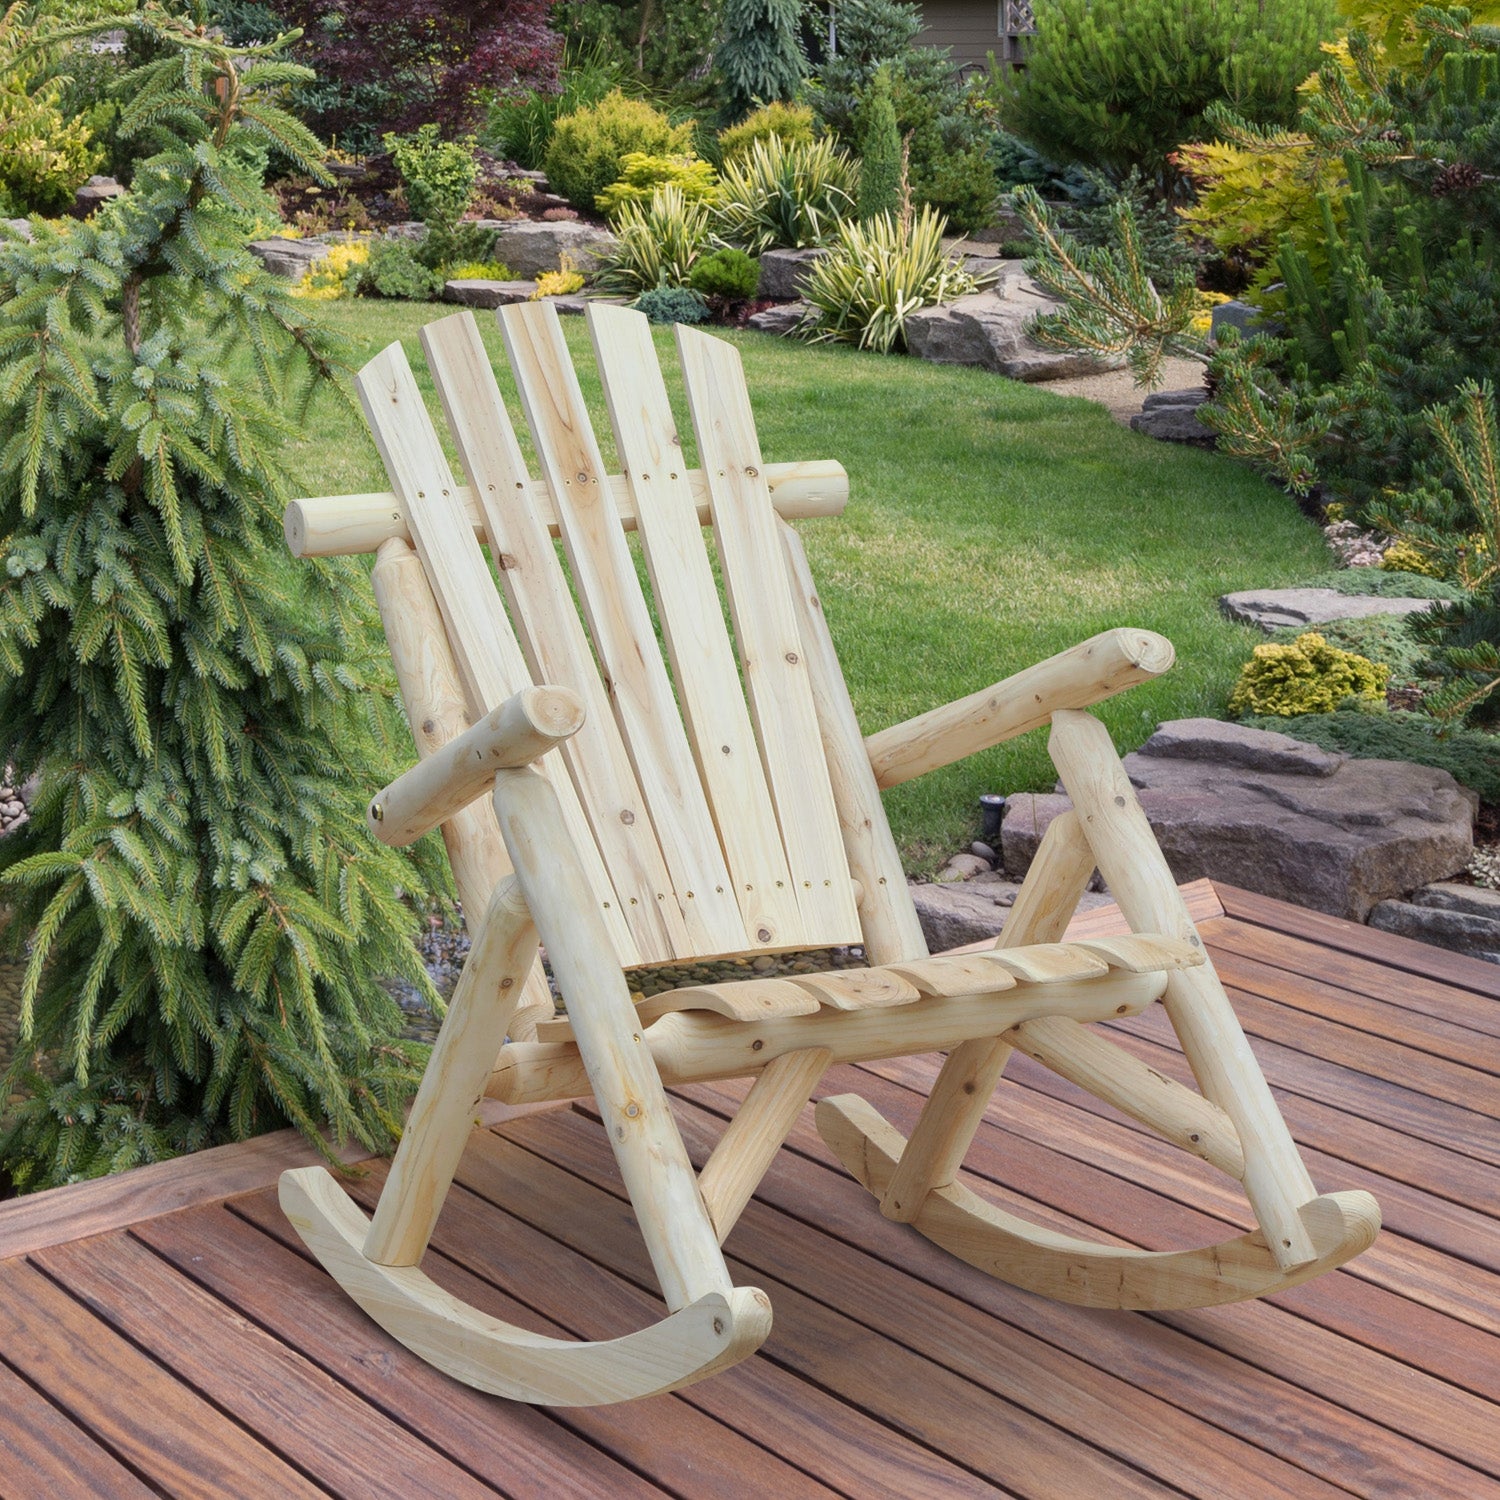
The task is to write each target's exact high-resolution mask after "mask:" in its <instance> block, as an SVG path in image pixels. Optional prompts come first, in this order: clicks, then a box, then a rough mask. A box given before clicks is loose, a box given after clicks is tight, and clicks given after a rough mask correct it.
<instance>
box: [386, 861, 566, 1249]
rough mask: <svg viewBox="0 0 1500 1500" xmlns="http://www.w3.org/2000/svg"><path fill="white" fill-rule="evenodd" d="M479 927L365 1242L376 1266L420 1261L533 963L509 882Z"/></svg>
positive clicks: (519, 901)
mask: <svg viewBox="0 0 1500 1500" xmlns="http://www.w3.org/2000/svg"><path fill="white" fill-rule="evenodd" d="M482 922H483V925H482V926H481V928H480V930H479V935H478V938H477V939H476V941H475V943H474V946H473V947H472V948H471V949H470V951H469V956H468V959H467V961H466V962H465V964H464V970H463V974H462V975H461V976H460V978H459V981H458V988H457V989H456V990H455V991H454V995H453V1000H452V1003H451V1004H450V1005H449V1007H448V1015H447V1017H446V1019H445V1020H444V1022H443V1027H442V1030H441V1031H440V1032H439V1033H438V1039H437V1044H436V1045H435V1046H434V1047H433V1049H432V1056H431V1058H430V1059H429V1060H428V1063H427V1071H426V1072H425V1073H423V1075H422V1083H421V1087H420V1088H418V1090H417V1097H416V1100H415V1102H414V1103H413V1105H412V1109H411V1115H410V1117H409V1118H408V1120H407V1122H406V1129H405V1131H404V1132H403V1133H402V1136H401V1144H400V1146H399V1147H398V1148H397V1150H396V1157H395V1160H394V1161H393V1162H392V1163H391V1171H390V1175H389V1176H388V1177H387V1178H386V1182H385V1187H384V1188H383V1189H382V1190H381V1194H380V1202H379V1203H378V1204H377V1205H376V1208H375V1217H374V1219H373V1221H372V1222H371V1224H370V1230H369V1233H368V1234H367V1235H366V1237H365V1244H364V1253H365V1255H366V1257H367V1258H368V1259H369V1260H371V1261H373V1262H374V1263H375V1264H376V1265H381V1266H414V1265H416V1264H417V1263H418V1262H419V1261H420V1260H421V1259H422V1255H423V1252H424V1251H425V1250H426V1249H427V1242H428V1240H430V1239H431V1238H432V1230H433V1226H434V1225H435V1224H436V1223H437V1218H438V1213H439V1211H440V1210H441V1209H442V1206H443V1202H444V1200H445V1199H446V1198H447V1196H448V1189H449V1188H450V1187H451V1186H452V1183H453V1174H454V1173H455V1172H456V1171H457V1170H458V1162H459V1158H460V1157H461V1156H462V1155H463V1151H464V1146H465V1144H466V1143H467V1142H468V1139H469V1134H470V1132H471V1131H472V1130H473V1128H474V1111H475V1108H476V1107H477V1105H478V1103H479V1101H480V1100H481V1099H482V1098H484V1090H485V1085H486V1084H487V1083H488V1082H489V1076H490V1072H491V1070H492V1068H493V1066H494V1063H493V1059H494V1057H495V1054H496V1053H497V1052H499V1050H500V1047H501V1045H502V1043H503V1042H504V1041H505V1033H506V1028H507V1027H508V1026H509V1024H510V1020H511V1017H512V1016H513V1015H514V1014H515V1011H516V1006H517V1004H518V1002H519V1001H520V999H521V996H522V994H523V992H524V990H525V988H526V982H527V977H528V976H529V975H530V974H531V972H532V970H533V966H534V964H535V962H536V954H537V937H536V927H535V925H534V924H533V923H532V920H531V913H530V912H529V911H528V910H527V907H526V902H525V899H524V898H523V897H522V895H521V889H520V886H519V885H518V884H517V883H516V881H515V879H514V878H513V877H509V876H508V877H506V878H505V879H504V880H502V881H501V882H500V884H499V885H498V886H497V887H496V888H495V893H494V895H493V896H492V897H491V898H490V903H489V906H488V907H487V908H486V909H485V913H484V917H483V919H482Z"/></svg>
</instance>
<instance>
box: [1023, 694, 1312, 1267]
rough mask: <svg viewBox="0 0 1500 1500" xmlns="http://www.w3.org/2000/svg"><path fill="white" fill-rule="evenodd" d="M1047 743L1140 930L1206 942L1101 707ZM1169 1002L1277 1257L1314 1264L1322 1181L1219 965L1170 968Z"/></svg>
mask: <svg viewBox="0 0 1500 1500" xmlns="http://www.w3.org/2000/svg"><path fill="white" fill-rule="evenodd" d="M1048 748H1049V751H1050V753H1051V755H1052V761H1053V764H1054V765H1056V767H1057V770H1058V774H1059V776H1061V778H1062V781H1063V785H1064V786H1065V787H1066V788H1067V791H1068V795H1069V797H1071V799H1072V802H1073V807H1074V809H1075V811H1076V812H1077V813H1078V815H1079V816H1080V818H1081V819H1082V826H1083V830H1084V832H1085V835H1086V836H1087V839H1088V842H1089V845H1090V847H1091V848H1092V850H1093V854H1094V858H1095V860H1096V861H1097V862H1098V866H1099V869H1100V871H1101V872H1102V874H1103V876H1104V879H1105V881H1106V882H1107V883H1108V885H1109V889H1110V893H1111V894H1112V895H1113V896H1114V898H1115V900H1116V901H1118V902H1119V904H1120V909H1121V911H1123V912H1124V914H1125V917H1126V920H1127V921H1129V923H1130V925H1131V926H1132V927H1133V928H1135V930H1136V931H1138V932H1159V933H1161V934H1163V935H1164V936H1167V937H1180V938H1184V939H1186V940H1188V941H1190V942H1195V943H1201V939H1200V938H1199V937H1198V934H1197V929H1196V928H1195V927H1194V926H1193V921H1192V918H1191V916H1189V914H1188V910H1187V906H1186V904H1185V903H1184V902H1183V899H1182V896H1181V893H1180V892H1179V891H1178V889H1177V882H1176V881H1175V880H1174V879H1173V877H1172V872H1171V870H1170V869H1169V868H1168V866H1167V861H1166V858H1165V856H1164V855H1163V854H1162V852H1161V849H1160V848H1159V847H1158V845H1157V842H1156V837H1155V835H1154V834H1153V833H1152V832H1151V825H1150V823H1149V822H1148V821H1147V818H1146V814H1145V812H1144V811H1143V810H1142V808H1141V804H1140V801H1139V800H1138V799H1137V797H1136V794H1135V789H1134V788H1133V787H1132V786H1131V784H1130V778H1129V777H1128V776H1127V775H1126V773H1125V768H1124V766H1123V765H1121V763H1120V758H1119V756H1118V755H1117V754H1116V753H1115V748H1114V745H1113V743H1112V742H1111V740H1110V737H1109V731H1108V730H1107V729H1106V728H1105V727H1104V725H1103V724H1102V723H1100V722H1099V720H1098V719H1096V718H1094V716H1093V715H1092V714H1088V713H1084V712H1082V711H1080V710H1076V709H1066V710H1061V711H1059V712H1057V713H1055V714H1053V716H1052V734H1051V738H1050V740H1049V742H1048ZM1162 1004H1163V1005H1164V1006H1165V1008H1166V1011H1167V1015H1168V1018H1169V1019H1170V1020H1171V1022H1172V1026H1173V1029H1174V1030H1175V1031H1176V1032H1177V1036H1178V1039H1179V1041H1180V1042H1181V1043H1182V1050H1183V1052H1184V1054H1185V1055H1186V1057H1187V1059H1188V1062H1189V1064H1190V1065H1191V1066H1192V1069H1193V1074H1194V1076H1195V1077H1196V1079H1197V1080H1198V1086H1199V1088H1200V1089H1202V1091H1203V1094H1204V1097H1205V1098H1207V1099H1209V1100H1211V1101H1212V1102H1213V1103H1215V1104H1217V1105H1218V1106H1219V1107H1220V1108H1221V1109H1223V1110H1224V1112H1225V1113H1226V1114H1227V1115H1228V1116H1229V1118H1230V1120H1231V1121H1232V1122H1233V1124H1234V1127H1235V1131H1236V1133H1237V1134H1238V1136H1239V1138H1240V1144H1241V1146H1242V1148H1243V1150H1244V1155H1245V1175H1244V1187H1245V1195H1246V1197H1248V1198H1249V1200H1250V1206H1251V1207H1252V1208H1253V1209H1254V1211H1255V1216H1256V1218H1257V1219H1258V1220H1259V1222H1260V1225H1261V1228H1262V1230H1263V1231H1264V1232H1265V1235H1266V1239H1267V1242H1268V1244H1269V1247H1270V1249H1271V1252H1272V1254H1273V1255H1274V1257H1275V1259H1276V1261H1277V1263H1278V1264H1279V1265H1280V1266H1281V1267H1282V1269H1283V1270H1291V1269H1294V1268H1295V1267H1297V1266H1301V1265H1306V1264H1308V1263H1310V1262H1311V1261H1313V1260H1315V1259H1316V1258H1317V1255H1318V1251H1317V1249H1316V1248H1315V1246H1314V1245H1313V1242H1312V1239H1311V1237H1310V1236H1309V1234H1308V1231H1307V1227H1306V1225H1305V1224H1304V1223H1303V1220H1302V1217H1301V1216H1300V1214H1299V1212H1298V1210H1299V1209H1300V1208H1301V1207H1302V1206H1303V1205H1304V1204H1307V1203H1309V1202H1310V1201H1311V1200H1312V1199H1313V1198H1315V1197H1316V1196H1317V1189H1316V1188H1315V1187H1314V1186H1313V1182H1312V1178H1311V1177H1309V1175H1308V1172H1307V1168H1306V1167H1305V1166H1304V1165H1303V1162H1302V1157H1301V1155H1300V1154H1299V1152H1298V1150H1297V1147H1296V1145H1295V1143H1294V1142H1293V1140H1292V1137H1291V1132H1290V1131H1288V1129H1287V1127H1286V1122H1285V1121H1284V1120H1283V1119H1282V1117H1281V1111H1280V1110H1279V1109H1278V1108H1277V1105H1276V1101H1275V1099H1274V1098H1273V1097H1272V1095H1271V1090H1270V1086H1269V1085H1268V1084H1267V1083H1266V1080H1265V1077H1264V1075H1263V1074H1262V1073H1261V1070H1260V1065H1259V1064H1258V1063H1257V1062H1256V1060H1255V1054H1254V1053H1253V1052H1252V1051H1251V1050H1250V1044H1249V1042H1248V1041H1247V1040H1246V1039H1245V1034H1244V1032H1243V1031H1242V1030H1241V1029H1240V1025H1239V1022H1238V1020H1237V1019H1236V1018H1235V1014H1234V1010H1233V1008H1232V1007H1231V1005H1230V1003H1229V997H1228V996H1227V995H1226V994H1225V993H1224V988H1223V986H1222V985H1221V984H1220V982H1219V977H1218V975H1217V974H1216V973H1215V972H1214V968H1213V964H1212V963H1211V962H1207V963H1205V964H1203V965H1202V966H1201V967H1200V968H1195V969H1182V970H1179V971H1177V972H1176V973H1174V974H1172V975H1170V976H1169V978H1168V981H1167V989H1166V993H1165V994H1164V995H1163V997H1162Z"/></svg>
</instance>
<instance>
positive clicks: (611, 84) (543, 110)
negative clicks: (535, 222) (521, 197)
mask: <svg viewBox="0 0 1500 1500" xmlns="http://www.w3.org/2000/svg"><path fill="white" fill-rule="evenodd" d="M625 72H626V70H625V69H624V68H623V67H621V66H618V65H616V64H614V63H612V62H611V61H609V59H608V58H607V57H606V56H605V55H604V52H603V49H602V48H600V47H599V46H597V45H596V46H594V47H591V48H588V49H577V48H570V49H569V50H568V51H567V53H565V55H564V58H563V64H562V70H561V76H560V80H559V86H558V88H557V89H555V90H554V89H547V88H540V89H536V88H534V89H526V90H525V91H524V92H520V93H514V94H505V95H503V96H502V97H500V98H498V99H496V100H495V101H494V102H493V103H492V104H491V105H490V108H489V113H488V114H487V115H486V117H485V122H484V124H483V126H482V127H481V128H480V130H479V140H480V143H481V144H482V145H483V146H484V147H485V149H486V150H489V151H493V152H494V153H495V155H496V156H500V157H504V158H505V159H506V160H508V161H513V162H514V163H515V164H516V165H517V166H518V167H522V168H524V169H525V170H527V171H529V172H534V171H538V170H539V169H540V168H541V165H542V161H543V159H544V158H545V157H546V155H547V148H548V146H550V145H551V144H552V132H553V128H554V127H555V126H556V124H557V122H558V121H559V120H560V119H561V118H562V117H563V116H564V115H571V114H576V113H577V112H578V111H579V110H581V109H587V108H588V107H589V106H590V105H594V104H597V103H598V102H599V101H600V100H601V99H603V98H604V96H605V95H606V94H608V93H610V92H611V91H612V90H614V89H617V88H619V87H620V85H621V83H622V82H623V81H624V76H625Z"/></svg>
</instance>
